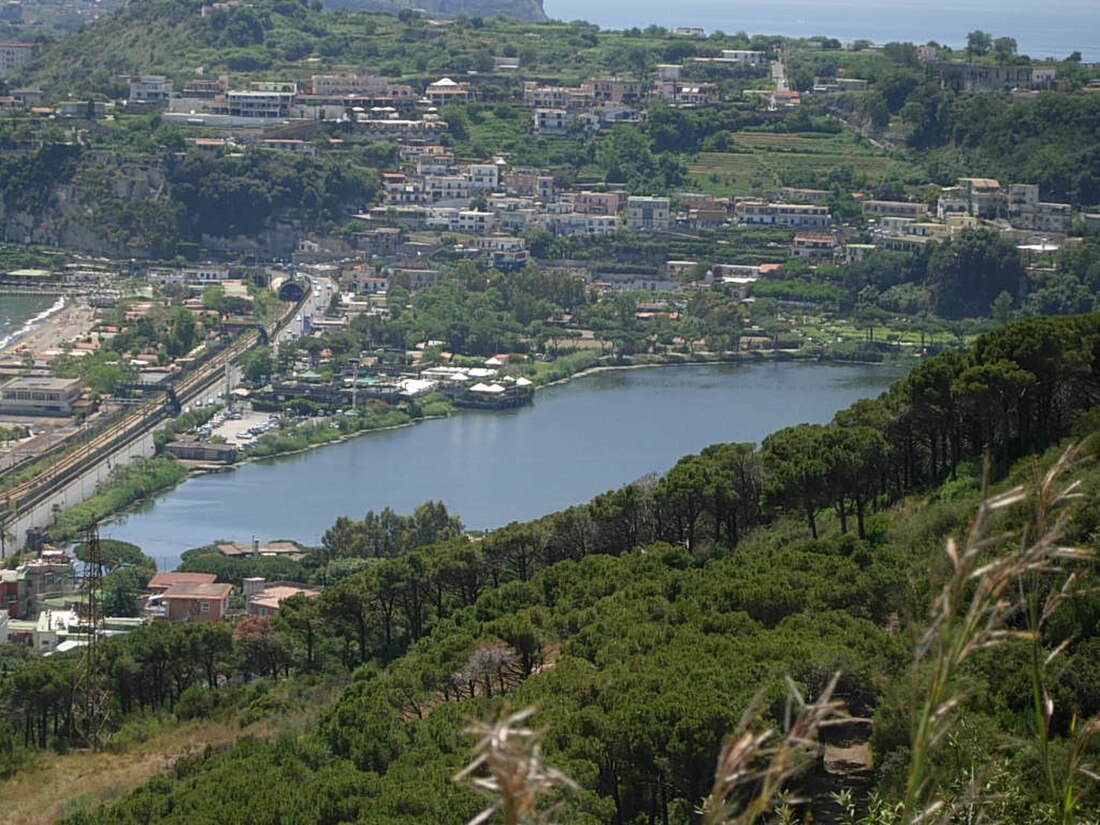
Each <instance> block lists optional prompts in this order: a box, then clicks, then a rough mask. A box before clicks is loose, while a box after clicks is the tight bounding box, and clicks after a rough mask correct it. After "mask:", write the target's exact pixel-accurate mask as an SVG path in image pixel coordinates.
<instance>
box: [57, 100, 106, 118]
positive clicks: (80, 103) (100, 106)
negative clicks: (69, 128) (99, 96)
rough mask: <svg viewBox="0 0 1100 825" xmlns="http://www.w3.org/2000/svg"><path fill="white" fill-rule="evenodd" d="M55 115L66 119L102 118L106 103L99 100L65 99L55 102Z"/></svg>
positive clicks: (104, 113) (104, 114)
mask: <svg viewBox="0 0 1100 825" xmlns="http://www.w3.org/2000/svg"><path fill="white" fill-rule="evenodd" d="M56 111H57V116H58V117H60V118H64V119H66V120H77V119H80V118H83V119H84V120H103V118H105V117H107V104H106V103H104V102H103V101H100V100H66V101H65V102H64V103H59V104H57V110H56Z"/></svg>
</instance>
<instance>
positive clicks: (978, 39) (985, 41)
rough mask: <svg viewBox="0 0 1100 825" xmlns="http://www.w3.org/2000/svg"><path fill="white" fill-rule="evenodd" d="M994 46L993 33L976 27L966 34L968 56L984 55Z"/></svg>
mask: <svg viewBox="0 0 1100 825" xmlns="http://www.w3.org/2000/svg"><path fill="white" fill-rule="evenodd" d="M992 48H993V35H991V34H990V33H989V32H984V31H982V30H981V29H976V30H975V31H972V32H970V33H969V34H968V35H967V36H966V54H967V56H968V57H971V58H974V57H984V56H985V55H987V54H989V52H990V50H991V49H992Z"/></svg>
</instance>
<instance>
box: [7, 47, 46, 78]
mask: <svg viewBox="0 0 1100 825" xmlns="http://www.w3.org/2000/svg"><path fill="white" fill-rule="evenodd" d="M36 54H38V44H36V43H0V77H8V76H9V75H13V74H15V73H16V72H17V71H19V70H20V69H22V68H23V67H24V66H26V65H27V64H28V63H30V61H31V58H32V57H34V56H35V55H36Z"/></svg>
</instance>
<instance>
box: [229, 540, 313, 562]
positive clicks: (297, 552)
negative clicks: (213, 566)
mask: <svg viewBox="0 0 1100 825" xmlns="http://www.w3.org/2000/svg"><path fill="white" fill-rule="evenodd" d="M217 550H218V552H219V553H221V554H222V555H223V556H230V557H232V558H243V557H245V556H267V557H275V556H281V557H283V558H289V559H300V558H301V557H302V548H301V547H299V546H298V545H297V544H295V543H294V542H292V541H272V542H268V543H266V544H261V543H260V542H259V541H253V542H252V543H251V544H241V543H236V542H226V543H223V544H219V545H217Z"/></svg>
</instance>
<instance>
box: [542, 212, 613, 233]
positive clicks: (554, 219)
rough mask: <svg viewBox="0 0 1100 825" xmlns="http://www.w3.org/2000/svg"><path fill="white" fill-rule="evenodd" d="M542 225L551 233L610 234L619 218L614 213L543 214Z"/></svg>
mask: <svg viewBox="0 0 1100 825" xmlns="http://www.w3.org/2000/svg"><path fill="white" fill-rule="evenodd" d="M542 227H543V229H545V230H546V231H547V232H550V233H551V234H553V235H563V236H564V235H610V234H611V233H613V232H615V231H616V230H617V229H618V228H619V219H618V217H616V216H615V215H586V214H583V213H581V212H568V213H563V214H556V215H546V216H544V217H543V219H542Z"/></svg>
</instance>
